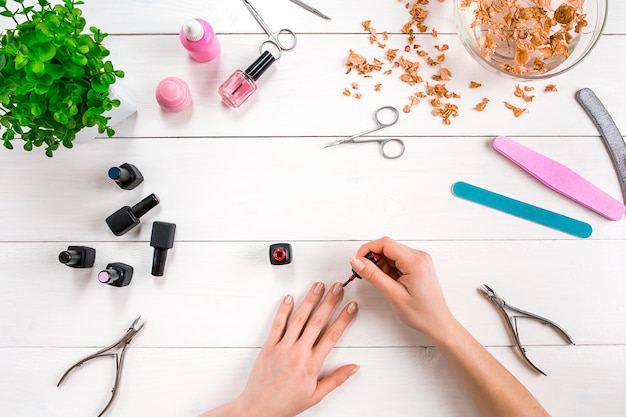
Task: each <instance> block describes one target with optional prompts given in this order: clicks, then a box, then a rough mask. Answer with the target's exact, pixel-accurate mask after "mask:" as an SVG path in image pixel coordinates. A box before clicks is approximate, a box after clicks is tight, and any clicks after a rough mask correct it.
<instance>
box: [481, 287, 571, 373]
mask: <svg viewBox="0 0 626 417" xmlns="http://www.w3.org/2000/svg"><path fill="white" fill-rule="evenodd" d="M479 290H480V291H481V292H482V293H483V295H484V296H485V297H487V299H488V300H489V301H491V302H492V303H493V304H494V305H495V306H496V307H497V308H498V310H500V313H502V316H503V317H504V319H505V322H506V324H507V327H508V328H509V331H510V332H511V335H512V336H513V341H514V342H515V345H516V346H517V349H518V350H519V352H520V353H521V354H522V356H523V357H524V359H525V360H526V362H527V363H528V365H530V367H531V368H533V369H534V370H535V371H537V372H539V373H540V374H543V375H546V373H545V372H543V371H542V370H541V369H539V368H537V367H536V366H535V364H533V363H532V362H531V361H530V359H528V357H527V356H526V349H524V347H523V346H522V343H521V342H520V339H519V332H518V330H517V318H518V317H521V318H529V319H533V320H537V321H539V322H541V323H543V324H545V325H547V326H550V327H552V328H554V330H556V331H557V332H558V333H560V334H561V336H563V338H564V339H565V340H566V341H568V342H569V343H571V344H572V345H575V344H576V343H574V340H573V339H572V337H571V336H570V335H569V334H568V333H567V332H566V331H565V329H563V328H562V327H561V326H559V325H558V324H556V323H555V322H553V321H551V320H548V319H547V318H545V317H541V316H538V315H536V314H533V313H529V312H528V311H524V310H520V309H519V308H516V307H513V306H512V305H511V304H508V303H507V302H506V301H504V300H503V299H502V298H501V297H500V296H499V295H498V294H496V292H495V291H494V290H492V289H491V288H490V287H489V286H488V285H486V284H483V287H482V288H479ZM507 309H508V310H510V311H512V312H514V313H516V315H509V314H508V313H507V311H506V310H507Z"/></svg>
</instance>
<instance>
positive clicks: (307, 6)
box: [290, 0, 330, 20]
mask: <svg viewBox="0 0 626 417" xmlns="http://www.w3.org/2000/svg"><path fill="white" fill-rule="evenodd" d="M290 1H291V2H292V3H294V4H297V5H298V6H300V7H302V8H303V9H304V10H308V11H309V12H311V13H313V14H316V15H318V16H319V17H321V18H322V19H326V20H330V17H328V16H326V15H325V14H324V13H322V12H320V11H319V10H317V9H314V8H313V7H311V6H309V5H308V4H306V3H303V2H301V1H300V0H290Z"/></svg>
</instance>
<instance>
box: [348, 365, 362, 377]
mask: <svg viewBox="0 0 626 417" xmlns="http://www.w3.org/2000/svg"><path fill="white" fill-rule="evenodd" d="M359 369H361V367H360V366H359V365H354V367H353V368H352V369H351V370H350V376H352V375H354V374H356V373H357V372H358V371H359Z"/></svg>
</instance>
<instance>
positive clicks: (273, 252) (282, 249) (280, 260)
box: [270, 243, 291, 265]
mask: <svg viewBox="0 0 626 417" xmlns="http://www.w3.org/2000/svg"><path fill="white" fill-rule="evenodd" d="M270 263H271V264H272V265H287V264H288V263H291V244H289V243H274V244H273V245H270Z"/></svg>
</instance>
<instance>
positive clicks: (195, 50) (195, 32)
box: [180, 18, 221, 62]
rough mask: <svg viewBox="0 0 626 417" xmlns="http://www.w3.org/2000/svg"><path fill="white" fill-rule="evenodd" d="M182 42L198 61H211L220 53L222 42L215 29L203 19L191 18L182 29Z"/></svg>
mask: <svg viewBox="0 0 626 417" xmlns="http://www.w3.org/2000/svg"><path fill="white" fill-rule="evenodd" d="M180 43H182V44H183V47H184V48H185V49H186V50H187V52H189V56H191V58H193V59H194V60H196V61H198V62H209V61H212V60H213V59H215V58H216V57H217V56H218V55H219V54H220V50H221V48H220V42H219V40H218V39H217V36H215V31H214V30H213V28H212V27H211V25H210V24H209V22H207V21H206V20H203V19H197V18H196V19H190V20H188V21H186V22H185V23H184V24H183V27H182V28H181V29H180Z"/></svg>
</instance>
